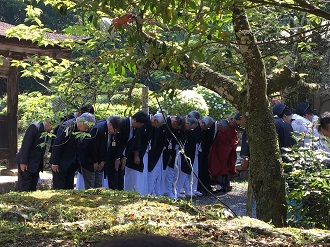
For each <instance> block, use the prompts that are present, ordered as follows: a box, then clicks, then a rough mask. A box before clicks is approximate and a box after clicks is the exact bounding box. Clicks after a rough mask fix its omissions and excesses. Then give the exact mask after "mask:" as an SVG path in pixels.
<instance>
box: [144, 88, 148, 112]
mask: <svg viewBox="0 0 330 247" xmlns="http://www.w3.org/2000/svg"><path fill="white" fill-rule="evenodd" d="M148 93H149V87H143V88H142V111H144V112H145V113H147V114H149V94H148Z"/></svg>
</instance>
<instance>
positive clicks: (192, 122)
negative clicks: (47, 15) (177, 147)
mask: <svg viewBox="0 0 330 247" xmlns="http://www.w3.org/2000/svg"><path fill="white" fill-rule="evenodd" d="M186 122H187V123H188V124H189V126H191V125H194V124H197V125H198V120H197V119H196V118H186Z"/></svg>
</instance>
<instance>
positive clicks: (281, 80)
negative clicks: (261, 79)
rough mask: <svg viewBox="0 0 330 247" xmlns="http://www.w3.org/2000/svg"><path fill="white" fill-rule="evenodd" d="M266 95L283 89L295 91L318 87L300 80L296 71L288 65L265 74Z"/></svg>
mask: <svg viewBox="0 0 330 247" xmlns="http://www.w3.org/2000/svg"><path fill="white" fill-rule="evenodd" d="M267 83H268V85H267V95H271V94H273V93H276V92H280V91H282V90H284V89H289V90H293V89H294V90H296V91H310V90H316V89H318V87H319V86H318V85H317V84H308V83H306V82H304V81H303V80H301V77H300V76H299V74H298V73H297V72H293V71H292V70H291V69H290V68H289V67H286V66H285V67H284V68H283V69H281V70H277V71H274V72H273V73H272V74H271V75H268V76H267Z"/></svg>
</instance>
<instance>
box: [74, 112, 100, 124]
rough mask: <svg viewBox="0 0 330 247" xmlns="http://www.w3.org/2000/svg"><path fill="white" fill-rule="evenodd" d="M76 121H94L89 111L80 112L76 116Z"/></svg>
mask: <svg viewBox="0 0 330 247" xmlns="http://www.w3.org/2000/svg"><path fill="white" fill-rule="evenodd" d="M77 121H84V122H91V123H94V124H95V122H96V120H95V117H94V115H93V114H92V113H89V112H85V113H83V114H81V115H80V116H79V117H77Z"/></svg>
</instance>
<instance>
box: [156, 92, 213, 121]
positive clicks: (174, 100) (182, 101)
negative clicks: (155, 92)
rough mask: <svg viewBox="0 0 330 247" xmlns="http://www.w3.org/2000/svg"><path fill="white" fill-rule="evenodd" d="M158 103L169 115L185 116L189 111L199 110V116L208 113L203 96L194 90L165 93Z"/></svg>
mask: <svg viewBox="0 0 330 247" xmlns="http://www.w3.org/2000/svg"><path fill="white" fill-rule="evenodd" d="M160 105H161V106H162V108H163V110H164V111H165V112H166V113H167V114H169V115H172V116H174V115H177V116H185V115H187V114H188V113H189V112H190V111H192V110H196V111H199V113H200V114H201V116H207V115H208V113H209V112H208V107H207V105H206V102H205V100H204V98H203V97H202V96H201V95H200V94H198V93H197V92H196V91H194V90H184V91H182V90H176V91H175V94H174V95H171V94H165V95H164V96H163V97H162V98H161V99H160Z"/></svg>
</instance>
